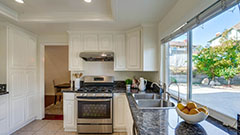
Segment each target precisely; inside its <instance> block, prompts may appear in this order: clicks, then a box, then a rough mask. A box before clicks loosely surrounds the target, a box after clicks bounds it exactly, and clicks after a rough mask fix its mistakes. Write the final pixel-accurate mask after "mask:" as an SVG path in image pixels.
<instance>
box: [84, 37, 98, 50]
mask: <svg viewBox="0 0 240 135" xmlns="http://www.w3.org/2000/svg"><path fill="white" fill-rule="evenodd" d="M83 37H84V51H90V52H91V51H98V37H97V34H84V36H83Z"/></svg>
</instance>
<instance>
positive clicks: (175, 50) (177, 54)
mask: <svg viewBox="0 0 240 135" xmlns="http://www.w3.org/2000/svg"><path fill="white" fill-rule="evenodd" d="M168 47H169V48H168V50H169V52H168V58H169V62H168V67H169V69H168V73H169V78H168V82H169V84H170V86H169V92H170V93H172V94H174V95H177V94H178V93H177V92H178V88H179V90H180V97H181V98H183V99H186V97H187V33H185V34H183V35H182V36H180V37H178V38H176V39H174V40H172V41H170V42H169V43H168ZM176 83H177V84H178V86H179V87H178V86H177V85H176Z"/></svg>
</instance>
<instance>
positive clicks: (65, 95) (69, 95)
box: [63, 93, 75, 100]
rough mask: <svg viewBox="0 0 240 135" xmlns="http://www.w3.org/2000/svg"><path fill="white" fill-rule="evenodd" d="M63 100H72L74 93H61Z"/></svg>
mask: <svg viewBox="0 0 240 135" xmlns="http://www.w3.org/2000/svg"><path fill="white" fill-rule="evenodd" d="M63 99H64V100H74V99H75V93H64V94H63Z"/></svg>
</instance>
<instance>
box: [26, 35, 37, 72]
mask: <svg viewBox="0 0 240 135" xmlns="http://www.w3.org/2000/svg"><path fill="white" fill-rule="evenodd" d="M36 54H37V43H36V39H35V38H33V37H29V39H28V45H27V55H26V56H27V57H26V60H27V65H26V66H27V67H28V68H36V65H37V55H36Z"/></svg>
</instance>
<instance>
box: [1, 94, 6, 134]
mask: <svg viewBox="0 0 240 135" xmlns="http://www.w3.org/2000/svg"><path fill="white" fill-rule="evenodd" d="M7 133H8V95H2V96H1V97H0V135H6V134H7Z"/></svg>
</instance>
